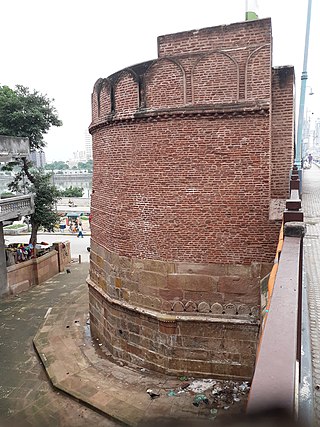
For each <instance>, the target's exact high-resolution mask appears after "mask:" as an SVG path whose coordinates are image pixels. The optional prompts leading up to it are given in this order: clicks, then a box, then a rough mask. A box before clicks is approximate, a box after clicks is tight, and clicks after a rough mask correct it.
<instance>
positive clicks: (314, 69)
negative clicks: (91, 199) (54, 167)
mask: <svg viewBox="0 0 320 427" xmlns="http://www.w3.org/2000/svg"><path fill="white" fill-rule="evenodd" d="M258 4H259V17H260V18H266V17H271V18H272V29H273V65H275V66H276V65H294V66H295V71H296V86H297V109H298V102H299V97H300V79H301V71H302V64H303V53H304V41H305V28H306V15H307V0H259V1H258ZM0 16H1V25H0V40H1V45H0V46H1V48H0V55H1V66H0V85H8V86H10V87H12V88H13V87H14V86H15V85H16V84H22V85H24V86H28V87H30V89H36V90H38V91H40V92H42V93H46V94H47V95H48V96H49V97H50V98H54V99H55V106H56V108H57V110H58V112H59V117H60V119H61V120H62V121H63V126H62V127H61V128H53V129H52V130H50V132H49V133H48V135H47V136H46V138H45V139H46V141H47V144H48V145H47V148H46V150H45V151H46V155H47V160H49V161H52V160H67V159H68V158H70V157H71V155H72V152H73V151H76V150H81V149H84V132H85V130H86V128H87V127H88V126H89V124H90V121H91V105H90V96H91V92H92V88H93V85H94V83H95V81H96V80H97V79H98V78H99V77H108V76H109V75H110V74H113V73H114V72H116V71H119V70H121V69H122V68H124V67H127V66H130V65H133V64H136V63H139V62H143V61H147V60H150V59H154V58H156V57H157V36H159V35H164V34H170V33H175V32H180V31H186V30H193V29H199V28H205V27H211V26H215V25H221V24H229V23H232V22H240V21H243V20H244V16H245V0H219V1H218V0H197V1H194V0H193V1H190V0H161V1H152V0H148V1H146V0H137V1H133V0H91V1H83V0H2V1H1V2H0ZM319 40H320V2H319V0H314V1H313V6H312V22H311V34H310V46H309V62H308V76H309V79H308V83H307V84H308V85H310V86H311V87H312V89H313V91H314V92H315V94H314V95H313V96H312V97H309V96H307V98H306V110H307V111H312V112H314V117H320V108H319V107H320V105H319V94H320V78H319V76H320V53H319V48H318V47H319V42H318V41H319ZM317 42H318V43H317Z"/></svg>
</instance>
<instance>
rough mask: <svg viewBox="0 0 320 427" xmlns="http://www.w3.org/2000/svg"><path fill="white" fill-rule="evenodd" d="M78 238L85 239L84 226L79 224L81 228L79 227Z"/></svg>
mask: <svg viewBox="0 0 320 427" xmlns="http://www.w3.org/2000/svg"><path fill="white" fill-rule="evenodd" d="M77 237H82V238H83V232H82V225H81V224H79V227H78V236H77Z"/></svg>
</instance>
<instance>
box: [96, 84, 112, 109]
mask: <svg viewBox="0 0 320 427" xmlns="http://www.w3.org/2000/svg"><path fill="white" fill-rule="evenodd" d="M98 100H99V117H104V116H106V115H107V114H109V113H110V112H111V88H110V82H109V81H108V80H104V81H102V83H101V86H100V92H99V99H98Z"/></svg>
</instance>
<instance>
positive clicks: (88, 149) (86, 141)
mask: <svg viewBox="0 0 320 427" xmlns="http://www.w3.org/2000/svg"><path fill="white" fill-rule="evenodd" d="M84 146H85V151H86V159H87V160H91V159H92V137H91V135H90V133H89V131H88V130H87V129H86V130H85V134H84Z"/></svg>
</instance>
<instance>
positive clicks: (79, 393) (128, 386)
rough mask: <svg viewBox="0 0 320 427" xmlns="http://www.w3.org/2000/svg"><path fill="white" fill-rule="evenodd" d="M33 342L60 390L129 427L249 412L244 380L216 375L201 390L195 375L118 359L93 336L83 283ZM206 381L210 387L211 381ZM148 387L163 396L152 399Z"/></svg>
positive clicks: (207, 418)
mask: <svg viewBox="0 0 320 427" xmlns="http://www.w3.org/2000/svg"><path fill="white" fill-rule="evenodd" d="M61 277H63V276H61ZM84 279H85V276H83V282H84ZM34 344H35V347H36V350H37V352H38V354H39V356H40V358H41V360H42V362H43V364H44V366H45V369H46V371H47V374H48V376H49V378H50V380H51V381H52V384H53V385H54V386H55V387H56V388H57V389H60V390H62V391H63V392H65V393H67V394H70V395H71V396H73V397H75V398H76V399H78V400H80V401H81V402H84V403H85V404H87V405H90V406H91V407H93V408H96V409H97V410H99V411H101V412H102V413H105V414H106V415H107V416H110V417H112V418H113V419H115V420H118V421H119V422H121V423H124V424H127V425H131V426H136V425H148V426H152V425H154V423H155V422H156V420H159V419H160V420H161V425H163V424H162V423H164V422H165V421H168V420H172V419H175V420H177V419H178V420H179V421H183V420H184V421H185V422H188V423H190V421H192V420H193V421H195V420H196V422H197V424H198V423H199V422H201V421H202V422H211V421H212V420H213V419H215V418H217V420H219V419H220V420H225V419H226V418H228V419H229V418H230V419H232V418H233V417H235V416H237V417H238V416H239V415H240V414H241V413H243V412H244V407H245V402H246V399H247V393H248V391H249V390H248V389H247V388H246V385H245V384H241V383H233V382H217V383H215V381H214V379H211V381H209V382H208V386H207V388H206V390H203V391H200V389H199V390H196V389H194V388H193V387H194V385H195V384H198V383H195V382H194V379H191V378H187V377H184V376H183V377H180V378H176V377H168V376H164V375H161V374H157V373H155V372H150V371H147V370H144V369H140V368H137V367H135V366H129V365H124V364H123V363H122V362H119V361H115V360H113V359H112V358H111V355H110V354H109V353H108V351H107V350H106V349H104V348H103V346H102V344H101V343H100V342H99V341H98V340H93V339H92V338H91V336H90V327H89V318H88V292H87V287H86V286H85V285H84V284H83V285H82V286H79V287H77V289H75V291H74V292H73V294H72V298H71V297H68V298H67V299H65V300H64V301H61V303H60V304H58V305H56V306H54V307H53V309H52V311H51V312H50V313H49V314H48V316H47V318H46V320H45V322H44V324H43V326H42V327H41V328H40V330H39V331H38V333H37V334H36V336H35V338H34ZM201 381H203V380H200V384H202V386H201V387H203V386H204V388H205V387H206V384H207V383H205V382H204V383H203V382H202V383H201ZM188 384H190V386H189V387H188ZM241 386H242V387H241ZM234 387H236V388H238V390H239V391H238V392H237V393H236V392H235V391H234ZM216 388H222V389H223V390H224V391H223V392H222V393H220V392H219V393H217V395H216V396H215V395H214V394H212V392H213V390H214V389H216ZM148 389H152V390H153V391H154V392H156V393H158V394H160V396H159V397H158V398H155V399H151V398H150V396H149V394H148V393H147V390H148ZM241 390H242V391H241ZM204 394H205V395H206V397H207V398H208V402H207V403H200V404H199V405H195V404H194V403H195V399H197V398H199V395H202V396H203V395H204ZM218 395H219V399H218V398H217V396H218ZM197 396H198V397H197ZM235 396H236V397H235ZM220 397H221V398H220ZM230 399H231V400H230ZM188 425H190V424H188Z"/></svg>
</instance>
